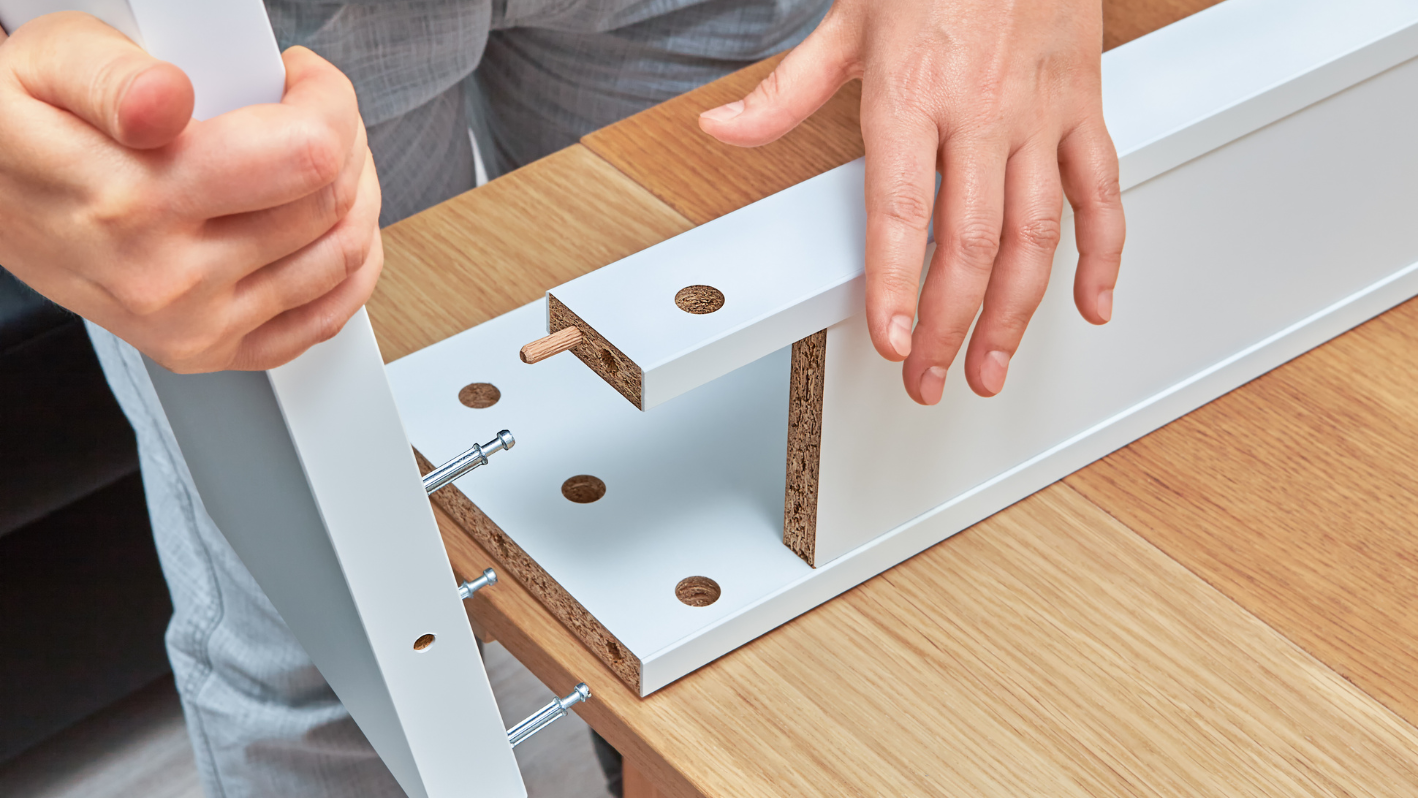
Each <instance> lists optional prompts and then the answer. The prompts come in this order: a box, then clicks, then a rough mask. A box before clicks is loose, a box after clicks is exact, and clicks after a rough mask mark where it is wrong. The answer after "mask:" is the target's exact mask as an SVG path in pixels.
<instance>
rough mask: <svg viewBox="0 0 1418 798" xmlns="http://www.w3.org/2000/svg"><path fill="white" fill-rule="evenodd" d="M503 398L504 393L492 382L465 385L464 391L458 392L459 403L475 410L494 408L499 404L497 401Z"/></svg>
mask: <svg viewBox="0 0 1418 798" xmlns="http://www.w3.org/2000/svg"><path fill="white" fill-rule="evenodd" d="M501 398H502V391H499V390H497V386H496V385H493V384H492V383H490V382H475V383H472V384H471V385H464V386H463V390H461V391H459V392H458V401H460V402H462V403H463V404H464V405H467V406H468V407H471V408H473V409H474V410H482V409H483V408H485V407H492V406H493V405H495V404H497V400H498V399H501Z"/></svg>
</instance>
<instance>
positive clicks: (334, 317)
mask: <svg viewBox="0 0 1418 798" xmlns="http://www.w3.org/2000/svg"><path fill="white" fill-rule="evenodd" d="M312 325H313V326H312V330H311V333H312V334H313V336H314V342H315V343H317V344H323V343H325V342H326V341H328V340H330V339H331V338H334V337H335V336H336V335H338V334H339V332H340V329H341V328H343V327H344V326H345V320H344V319H342V318H340V317H339V315H338V314H336V313H334V312H332V311H325V312H323V313H319V314H316V316H315V319H314V321H313V322H312Z"/></svg>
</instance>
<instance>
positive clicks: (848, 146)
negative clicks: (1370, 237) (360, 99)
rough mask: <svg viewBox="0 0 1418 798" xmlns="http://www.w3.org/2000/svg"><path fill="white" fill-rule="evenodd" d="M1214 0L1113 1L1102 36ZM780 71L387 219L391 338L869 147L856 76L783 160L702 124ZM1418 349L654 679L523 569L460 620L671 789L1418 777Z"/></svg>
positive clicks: (1374, 784) (1154, 439) (1337, 358)
mask: <svg viewBox="0 0 1418 798" xmlns="http://www.w3.org/2000/svg"><path fill="white" fill-rule="evenodd" d="M1210 4H1211V3H1210V2H1205V1H1204V0H1201V1H1198V0H1189V2H1181V1H1179V0H1173V2H1163V1H1160V0H1158V1H1156V2H1146V1H1145V0H1129V2H1115V3H1111V4H1108V6H1107V7H1106V9H1105V10H1106V19H1107V20H1108V25H1109V28H1108V31H1109V34H1108V35H1109V39H1108V41H1109V43H1110V44H1117V43H1119V42H1120V41H1122V40H1125V39H1127V38H1131V37H1133V36H1135V35H1140V34H1141V33H1143V32H1146V31H1147V30H1151V29H1153V28H1156V27H1159V26H1160V25H1162V24H1166V23H1167V22H1170V21H1172V20H1174V19H1177V18H1180V17H1181V16H1184V15H1185V14H1186V13H1189V12H1192V11H1195V10H1196V9H1198V8H1200V7H1204V6H1206V5H1210ZM1119 31H1121V32H1119ZM766 69H767V66H763V65H761V66H758V67H753V68H750V69H748V70H745V71H744V72H742V73H738V74H736V75H732V76H730V77H728V78H725V79H723V80H721V81H717V82H716V83H714V84H710V85H709V86H706V87H703V88H701V89H699V90H697V91H695V92H691V93H690V94H688V95H685V96H684V97H681V98H677V99H676V100H673V101H671V102H669V103H666V104H664V105H662V106H658V107H657V108H654V109H651V110H650V111H647V112H645V113H644V114H641V115H638V116H636V117H632V118H631V119H629V120H626V121H624V122H621V123H619V124H618V125H614V126H612V127H610V128H607V129H605V130H603V131H598V132H597V133H594V134H592V135H590V136H588V137H587V138H586V139H585V140H584V141H583V143H582V144H580V145H575V146H573V147H570V148H568V149H566V150H563V151H561V152H558V153H556V154H554V155H552V156H549V157H548V158H545V159H543V160H541V161H538V162H537V163H534V164H532V165H530V166H528V167H526V168H524V169H521V170H519V171H517V172H514V173H512V174H510V175H507V176H505V177H503V178H500V179H498V180H495V181H493V182H491V183H489V184H487V185H486V186H484V187H482V188H479V189H477V190H475V191H472V192H469V193H467V194H464V195H462V196H460V197H457V198H455V199H453V200H450V201H449V202H447V203H444V204H442V205H440V206H438V207H436V208H433V209H430V210H428V211H426V212H424V213H422V214H419V215H418V216H415V217H413V218H411V219H408V220H406V221H404V222H402V223H400V224H398V225H394V226H393V227H391V228H389V229H388V230H386V231H385V246H386V250H387V253H388V258H387V262H388V265H387V266H386V269H385V275H384V277H383V279H382V280H381V282H380V286H379V289H378V291H377V292H376V294H375V297H374V298H373V299H372V300H371V301H370V304H369V311H370V316H371V319H372V320H373V322H374V325H375V330H376V332H377V333H378V335H379V338H380V343H381V347H382V349H383V351H384V355H385V358H386V360H393V359H396V358H398V357H401V356H403V355H405V354H408V353H410V352H413V351H416V350H417V349H420V348H422V347H424V346H428V345H430V344H433V343H435V342H437V341H439V340H442V339H443V338H446V337H448V336H450V335H452V334H454V333H457V332H460V331H462V330H464V329H467V328H468V327H471V326H473V325H475V324H478V323H480V322H482V321H486V320H487V319H490V318H492V317H494V316H496V315H499V314H501V313H505V312H507V311H510V310H512V309H514V308H516V307H518V306H520V305H523V304H525V303H527V302H530V301H533V300H535V299H537V298H538V297H540V296H541V295H542V293H543V292H544V291H545V290H546V289H548V288H551V287H554V286H555V285H557V284H560V283H562V282H565V281H566V280H569V279H571V278H573V277H575V276H578V275H580V274H583V273H585V272H587V271H589V270H591V269H594V268H598V267H599V266H602V265H605V264H607V263H610V262H613V261H615V260H618V259H619V258H622V257H624V256H626V255H628V254H630V253H632V252H635V251H638V250H640V249H643V248H644V247H646V246H649V245H651V244H654V243H656V242H658V241H661V240H664V239H665V238H668V237H670V236H673V235H675V234H677V233H679V232H682V231H684V230H686V229H688V228H690V227H691V226H693V225H694V224H698V223H702V222H704V221H707V220H709V219H712V218H714V217H716V216H718V215H721V214H723V213H726V212H728V211H729V210H733V209H734V208H737V207H740V206H742V205H744V204H747V203H748V202H751V201H753V200H754V199H757V198H758V197H760V196H763V195H765V194H766V193H771V192H772V191H776V190H779V189H781V188H783V187H785V186H786V185H791V184H792V183H795V182H798V181H800V180H802V179H805V178H806V177H809V176H811V175H813V174H816V173H818V172H821V171H822V170H824V169H827V168H830V167H831V166H834V165H836V164H837V163H842V162H844V161H846V160H850V159H851V158H854V157H856V156H857V155H858V154H860V148H861V141H860V137H859V134H857V132H856V101H857V98H858V94H857V92H858V91H859V90H858V89H857V88H856V87H855V86H849V87H848V88H846V89H844V90H843V91H842V92H840V93H839V95H838V97H837V98H835V99H834V101H833V102H831V103H829V105H828V106H827V107H825V108H824V109H823V111H822V112H820V113H819V114H818V115H817V116H815V117H814V119H813V120H811V121H810V122H809V123H808V125H807V126H806V127H805V129H803V130H801V131H799V132H796V133H794V134H792V135H790V136H788V137H786V138H785V139H784V140H782V141H780V142H778V143H776V144H775V145H771V147H770V148H765V149H764V150H762V151H744V150H732V149H730V148H727V147H722V146H721V145H718V144H716V143H714V142H712V141H709V140H708V139H707V138H705V137H703V136H702V135H701V134H699V132H698V130H697V127H696V126H695V125H694V124H693V120H694V117H695V115H697V113H698V111H699V110H702V109H704V108H707V107H712V106H713V105H716V104H718V103H720V102H725V101H727V100H728V99H731V98H733V97H735V96H738V95H739V94H741V93H742V92H744V91H746V90H747V89H748V88H751V87H752V85H753V84H754V82H756V80H758V79H759V78H760V77H761V76H762V74H764V73H765V70H766ZM725 176H728V178H731V179H728V178H726V177H725ZM1125 290H1126V277H1125V276H1124V282H1123V283H1121V284H1120V286H1119V301H1120V302H1122V301H1125V296H1126V295H1125ZM1026 345H1027V340H1026ZM1414 352H1418V303H1409V304H1408V305H1404V306H1401V307H1400V308H1398V309H1396V310H1394V311H1391V312H1390V313H1388V314H1385V315H1384V316H1382V317H1380V318H1378V319H1376V320H1374V321H1371V322H1369V323H1368V324H1366V325H1364V326H1363V327H1361V328H1359V329H1356V330H1355V331H1353V332H1350V333H1348V334H1346V335H1344V336H1341V337H1340V338H1339V339H1337V340H1335V341H1333V342H1331V343H1330V344H1327V345H1325V346H1323V347H1321V348H1319V349H1317V350H1315V351H1313V352H1311V353H1309V354H1306V355H1304V356H1302V357H1300V358H1298V359H1296V360H1295V361H1292V362H1291V363H1289V364H1287V365H1285V366H1283V367H1281V368H1280V369H1277V370H1276V371H1274V372H1272V373H1271V374H1269V375H1266V376H1265V377H1262V378H1261V379H1259V380H1256V381H1255V382H1253V383H1251V384H1250V385H1247V386H1245V387H1243V388H1241V389H1239V390H1237V391H1234V392H1233V393H1231V394H1229V395H1227V396H1226V397H1223V398H1222V399H1220V400H1217V401H1216V402H1213V403H1212V404H1210V405H1208V406H1206V407H1203V408H1201V409H1200V410H1198V411H1196V412H1194V413H1192V414H1191V415H1189V416H1187V417H1185V418H1183V419H1181V420H1179V421H1177V422H1174V423H1173V424H1171V425H1169V426H1167V427H1165V428H1163V429H1161V430H1159V431H1158V432H1155V433H1153V434H1152V435H1150V436H1148V437H1146V438H1143V439H1141V440H1139V441H1137V442H1135V443H1134V444H1132V445H1130V446H1128V447H1126V448H1125V449H1122V450H1120V451H1119V452H1117V453H1115V454H1113V455H1111V456H1110V457H1108V458H1105V459H1103V460H1101V461H1099V462H1098V463H1095V464H1094V465H1092V466H1090V467H1088V468H1086V469H1084V470H1082V471H1080V472H1078V473H1077V474H1075V475H1073V476H1071V477H1069V478H1067V479H1066V480H1064V481H1063V482H1062V483H1058V484H1055V485H1054V486H1052V487H1050V488H1048V489H1046V490H1044V491H1041V492H1039V493H1037V494H1035V495H1034V496H1032V497H1030V498H1028V499H1026V500H1024V501H1021V502H1019V503H1018V504H1016V505H1014V506H1013V507H1010V508H1008V509H1007V510H1004V511H1003V512H1001V513H998V514H996V515H995V516H993V517H991V518H989V519H987V520H985V521H983V522H981V523H980V524H977V525H976V526H975V527H972V528H971V529H969V530H967V531H966V532H963V533H961V534H959V535H956V536H955V537H953V538H951V539H949V540H947V541H945V542H943V543H941V544H939V545H937V546H935V547H933V548H931V549H929V550H928V551H926V552H923V553H922V554H920V555H917V556H916V557H914V558H912V559H911V560H908V561H907V562H905V563H903V564H901V565H899V566H897V567H896V568H893V569H891V570H890V571H887V572H886V573H884V574H882V575H881V576H878V577H876V578H875V579H872V580H870V581H868V582H866V583H864V584H863V585H861V586H859V587H857V588H855V589H853V590H851V591H848V592H847V593H845V594H843V595H842V596H840V597H838V598H837V599H834V600H832V601H830V602H828V603H827V604H824V605H823V606H821V607H819V608H817V609H815V610H813V611H811V612H808V613H806V614H805V615H803V616H801V617H799V618H797V619H796V620H794V621H792V622H790V623H788V624H786V625H784V626H783V627H780V628H779V629H777V630H775V631H773V632H770V633H769V634H767V635H765V636H763V637H761V638H759V639H757V640H755V641H753V642H751V643H749V644H748V645H746V646H744V647H743V648H741V649H739V650H737V651H735V652H733V653H731V654H729V655H727V656H725V657H723V658H721V659H719V660H717V661H715V662H714V663H711V664H710V665H708V666H706V667H704V668H702V669H700V670H699V671H697V672H695V673H693V674H691V675H690V676H687V677H685V678H684V679H681V680H680V681H678V682H676V683H674V684H672V685H670V686H668V687H666V688H664V689H662V690H660V691H658V692H656V693H655V694H654V695H652V696H650V697H649V698H646V699H641V698H639V697H637V696H636V695H634V694H633V693H632V692H631V691H630V690H629V689H627V688H626V687H625V686H624V685H622V684H621V682H620V681H619V680H618V679H617V678H616V677H615V676H614V675H612V674H611V673H610V671H609V670H607V669H606V668H605V666H603V665H602V664H601V662H600V661H599V660H598V659H596V658H595V657H594V656H593V655H592V654H590V653H589V652H588V651H587V650H586V649H585V648H584V647H583V646H582V645H581V644H580V643H579V641H577V640H576V638H575V637H573V636H572V635H571V633H570V632H568V631H567V630H566V629H564V628H563V627H562V626H561V625H560V624H559V623H558V622H557V621H556V620H555V619H554V618H553V617H552V616H551V614H550V613H549V612H548V611H546V610H545V609H544V608H543V607H542V606H541V605H540V604H538V603H537V602H536V600H535V599H533V598H531V597H530V595H529V594H528V593H527V592H526V591H525V590H523V589H522V587H521V586H520V585H518V584H517V583H516V582H515V580H512V579H505V580H504V581H503V582H502V583H500V584H499V585H498V587H497V588H496V589H494V590H485V591H481V592H479V593H478V594H477V596H476V597H475V598H474V599H473V600H472V601H470V602H469V613H470V616H471V617H472V618H473V621H474V625H475V626H476V627H477V628H478V629H479V631H480V632H481V633H482V634H485V635H488V636H491V637H495V638H496V639H498V640H500V641H501V642H502V643H503V644H504V645H505V646H506V647H507V648H508V649H509V650H510V651H511V652H512V653H513V654H514V655H516V656H517V657H518V659H520V660H522V662H523V663H524V664H526V665H527V666H528V667H529V668H530V669H531V670H532V671H533V672H534V673H535V674H536V675H537V676H538V677H539V678H541V679H542V680H543V681H544V682H545V683H546V684H547V685H548V687H550V688H552V689H555V690H557V691H558V692H560V693H564V692H565V691H567V690H569V688H570V687H571V686H572V685H574V684H575V683H576V682H578V681H585V682H587V683H589V684H590V685H591V687H592V689H593V690H594V691H595V697H594V698H593V699H592V701H590V702H589V703H587V704H585V705H583V706H581V707H578V712H579V713H580V714H581V715H582V717H584V718H585V719H586V720H587V721H588V722H589V723H590V724H591V725H592V726H593V727H594V728H596V729H597V730H598V731H599V732H600V733H601V734H602V735H604V736H605V737H606V738H607V739H608V740H609V741H610V742H611V743H612V744H613V745H615V746H616V747H617V748H618V749H620V750H621V751H622V752H623V753H624V754H625V755H626V757H627V760H628V762H629V763H630V764H631V765H632V766H633V769H634V770H635V771H636V773H635V775H636V776H637V778H638V777H639V776H641V775H642V774H643V776H644V778H646V779H648V781H649V782H650V783H652V784H653V785H654V786H655V789H656V790H657V791H658V792H659V793H660V794H662V795H667V796H697V795H704V796H733V797H734V798H737V797H739V796H769V795H892V796H900V795H942V796H1018V795H1049V796H1054V795H1060V796H1111V795H1177V796H1184V795H1185V796H1191V795H1216V796H1233V795H1243V796H1249V795H1256V796H1260V795H1267V796H1295V795H1394V796H1402V795H1418V730H1415V728H1414V727H1413V726H1412V725H1410V722H1411V721H1414V720H1418V642H1415V641H1418V613H1415V611H1414V610H1415V609H1418V606H1415V604H1418V601H1415V596H1418V580H1416V579H1415V574H1418V542H1415V541H1414V537H1415V536H1414V535H1413V534H1411V530H1414V529H1415V528H1418V507H1415V505H1418V501H1415V500H1414V499H1413V496H1414V495H1415V490H1418V465H1415V464H1414V462H1413V458H1412V456H1411V452H1413V451H1414V449H1415V447H1418V401H1415V400H1414V398H1413V397H1415V396H1418V374H1415V373H1413V370H1411V369H1404V368H1403V367H1402V366H1401V365H1400V366H1398V367H1394V365H1393V364H1402V363H1404V362H1411V361H1412V359H1413V353H1414ZM1405 355H1407V357H1406V358H1405ZM529 368H530V367H529ZM475 376H476V375H469V381H470V382H472V381H474V378H475ZM469 412H477V411H474V410H470V411H469ZM439 523H440V525H441V527H442V529H443V533H444V539H445V542H446V544H447V546H448V551H449V555H450V557H451V559H452V561H453V563H454V569H455V571H457V572H458V574H459V575H460V576H461V577H466V576H472V575H476V574H477V573H480V572H481V570H482V569H483V568H486V567H489V566H491V565H493V564H494V560H493V559H492V558H491V557H490V556H489V555H488V554H487V552H485V551H483V550H482V549H481V548H479V547H478V546H477V545H476V544H475V543H474V542H473V541H472V540H471V539H470V538H469V537H467V535H465V534H464V533H463V532H462V531H461V530H460V529H459V528H458V527H457V526H455V525H454V524H453V523H452V522H451V521H450V520H449V519H448V518H447V517H445V516H443V515H442V514H441V513H440V514H439ZM642 789H643V788H642Z"/></svg>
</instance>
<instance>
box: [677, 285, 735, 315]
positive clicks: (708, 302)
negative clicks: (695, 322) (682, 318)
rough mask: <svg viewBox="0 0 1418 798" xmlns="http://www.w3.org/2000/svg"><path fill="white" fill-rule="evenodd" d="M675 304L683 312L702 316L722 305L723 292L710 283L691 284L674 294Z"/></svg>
mask: <svg viewBox="0 0 1418 798" xmlns="http://www.w3.org/2000/svg"><path fill="white" fill-rule="evenodd" d="M675 304H676V305H679V309H680V310H682V311H684V312H685V313H693V314H696V315H701V316H702V315H703V314H705V313H713V312H714V311H716V310H718V309H719V308H722V307H723V306H724V292H723V291H720V290H719V289H717V288H715V287H714V286H712V285H691V286H690V287H688V288H681V289H680V290H679V293H678V294H675Z"/></svg>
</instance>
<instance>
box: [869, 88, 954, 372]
mask: <svg viewBox="0 0 1418 798" xmlns="http://www.w3.org/2000/svg"><path fill="white" fill-rule="evenodd" d="M877 98H880V99H877ZM893 105H895V106H896V107H892V106H893ZM939 137H940V134H939V132H938V128H937V126H936V124H935V123H934V122H932V121H931V120H930V118H929V117H927V116H926V115H925V114H924V113H921V114H916V113H913V112H911V111H909V110H906V111H903V109H901V108H900V106H899V105H898V104H896V103H893V101H892V99H891V97H890V93H889V92H877V91H873V92H863V100H862V138H863V140H864V142H865V144H866V160H867V162H866V208H867V240H866V277H867V285H866V289H867V290H866V300H867V329H869V330H870V331H871V340H872V343H873V344H874V345H875V346H876V351H877V352H878V353H880V354H881V356H882V357H884V358H886V359H887V360H890V361H901V360H905V359H906V357H907V356H908V355H910V354H911V328H912V322H913V321H914V320H915V318H916V296H917V294H918V292H919V290H920V285H921V269H922V267H923V263H924V261H925V256H926V233H927V230H928V229H929V228H930V222H931V211H932V208H933V206H934V204H935V182H936V181H935V173H936V170H935V164H936V150H937V148H938V147H939V142H940V139H939Z"/></svg>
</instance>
